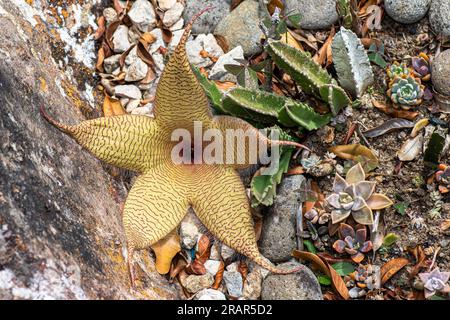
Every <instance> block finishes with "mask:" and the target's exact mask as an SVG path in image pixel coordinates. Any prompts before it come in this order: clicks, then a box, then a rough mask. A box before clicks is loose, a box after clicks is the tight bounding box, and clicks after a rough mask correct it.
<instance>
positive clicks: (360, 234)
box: [333, 223, 373, 263]
mask: <svg viewBox="0 0 450 320" xmlns="http://www.w3.org/2000/svg"><path fill="white" fill-rule="evenodd" d="M339 232H340V235H341V239H340V240H336V241H335V242H334V244H333V249H334V250H336V251H337V252H339V253H344V252H347V253H348V254H349V255H350V257H351V259H352V260H353V261H354V262H356V263H360V262H361V261H363V260H364V254H365V253H367V252H369V251H370V250H372V248H373V245H372V241H370V240H368V241H366V238H367V229H366V227H365V226H359V227H358V228H357V229H356V232H355V230H354V229H353V228H352V227H351V226H350V225H348V224H345V223H341V225H340V227H339Z"/></svg>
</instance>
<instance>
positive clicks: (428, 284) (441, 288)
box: [419, 268, 450, 298]
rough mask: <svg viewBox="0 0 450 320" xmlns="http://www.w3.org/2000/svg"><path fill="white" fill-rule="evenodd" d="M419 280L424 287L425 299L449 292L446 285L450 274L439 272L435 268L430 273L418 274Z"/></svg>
mask: <svg viewBox="0 0 450 320" xmlns="http://www.w3.org/2000/svg"><path fill="white" fill-rule="evenodd" d="M419 278H420V280H421V281H422V282H423V285H424V290H425V298H429V297H431V296H433V295H435V294H436V292H440V293H449V292H450V286H449V284H448V280H449V278H450V272H441V271H439V268H435V269H434V270H433V271H431V272H425V273H419Z"/></svg>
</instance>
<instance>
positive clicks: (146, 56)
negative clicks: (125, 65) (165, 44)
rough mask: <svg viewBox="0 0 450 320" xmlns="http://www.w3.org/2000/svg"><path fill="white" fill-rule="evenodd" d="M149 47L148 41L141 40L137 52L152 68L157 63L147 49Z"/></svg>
mask: <svg viewBox="0 0 450 320" xmlns="http://www.w3.org/2000/svg"><path fill="white" fill-rule="evenodd" d="M147 48H148V44H146V42H145V41H143V40H139V42H138V44H137V48H136V49H137V50H136V52H137V55H138V57H139V58H141V59H142V61H144V62H145V63H146V64H147V65H148V66H149V67H150V68H153V66H154V65H155V61H154V60H153V57H152V55H151V54H150V52H148V51H147Z"/></svg>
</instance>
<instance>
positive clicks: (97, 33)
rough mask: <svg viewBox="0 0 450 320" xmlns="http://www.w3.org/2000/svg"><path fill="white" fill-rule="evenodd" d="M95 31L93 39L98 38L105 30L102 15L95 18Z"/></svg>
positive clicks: (104, 21) (104, 20)
mask: <svg viewBox="0 0 450 320" xmlns="http://www.w3.org/2000/svg"><path fill="white" fill-rule="evenodd" d="M97 25H98V28H97V31H95V35H94V39H95V40H98V39H100V38H101V37H102V36H103V34H104V33H105V31H106V19H105V17H104V16H101V17H99V18H98V19H97Z"/></svg>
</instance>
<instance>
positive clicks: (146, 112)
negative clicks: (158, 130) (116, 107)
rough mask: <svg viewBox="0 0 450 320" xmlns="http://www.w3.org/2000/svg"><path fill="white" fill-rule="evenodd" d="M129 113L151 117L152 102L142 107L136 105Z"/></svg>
mask: <svg viewBox="0 0 450 320" xmlns="http://www.w3.org/2000/svg"><path fill="white" fill-rule="evenodd" d="M127 110H128V108H127ZM131 114H136V115H140V116H149V117H153V104H151V103H147V104H146V105H145V106H143V107H137V108H135V109H134V110H133V111H131Z"/></svg>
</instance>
